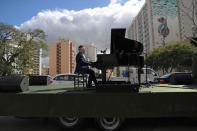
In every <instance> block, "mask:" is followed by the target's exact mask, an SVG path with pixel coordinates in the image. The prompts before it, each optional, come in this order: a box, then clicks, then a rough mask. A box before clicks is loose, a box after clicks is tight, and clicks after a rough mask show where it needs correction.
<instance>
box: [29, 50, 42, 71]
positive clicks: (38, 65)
mask: <svg viewBox="0 0 197 131" xmlns="http://www.w3.org/2000/svg"><path fill="white" fill-rule="evenodd" d="M33 55H34V56H33V61H34V67H33V69H30V70H32V72H31V74H34V75H42V49H40V48H37V49H36V50H35V51H34V54H33Z"/></svg>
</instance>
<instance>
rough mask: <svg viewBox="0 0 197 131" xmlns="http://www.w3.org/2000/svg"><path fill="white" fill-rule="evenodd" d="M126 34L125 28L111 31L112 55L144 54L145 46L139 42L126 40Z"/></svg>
mask: <svg viewBox="0 0 197 131" xmlns="http://www.w3.org/2000/svg"><path fill="white" fill-rule="evenodd" d="M125 33H126V29H125V28H117V29H112V30H111V54H115V53H120V52H124V53H137V54H142V52H143V44H142V43H140V42H138V41H135V40H130V39H128V38H125Z"/></svg>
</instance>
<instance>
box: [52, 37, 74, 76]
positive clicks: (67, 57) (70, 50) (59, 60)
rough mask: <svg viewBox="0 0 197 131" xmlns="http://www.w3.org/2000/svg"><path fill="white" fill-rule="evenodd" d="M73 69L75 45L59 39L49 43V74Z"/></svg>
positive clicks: (68, 71)
mask: <svg viewBox="0 0 197 131" xmlns="http://www.w3.org/2000/svg"><path fill="white" fill-rule="evenodd" d="M74 69H75V45H74V44H73V43H72V41H70V40H64V39H61V40H59V42H57V43H55V44H50V45H49V74H50V75H52V76H54V75H56V74H63V73H73V72H74Z"/></svg>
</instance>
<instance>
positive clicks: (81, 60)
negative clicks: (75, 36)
mask: <svg viewBox="0 0 197 131" xmlns="http://www.w3.org/2000/svg"><path fill="white" fill-rule="evenodd" d="M79 61H80V63H81V65H82V66H90V65H92V62H89V61H87V60H86V59H85V58H84V57H83V55H82V54H80V55H79Z"/></svg>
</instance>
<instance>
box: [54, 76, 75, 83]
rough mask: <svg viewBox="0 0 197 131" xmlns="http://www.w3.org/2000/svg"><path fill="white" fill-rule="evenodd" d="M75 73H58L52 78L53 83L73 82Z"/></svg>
mask: <svg viewBox="0 0 197 131" xmlns="http://www.w3.org/2000/svg"><path fill="white" fill-rule="evenodd" d="M74 77H75V74H58V75H56V76H55V77H54V78H53V84H68V85H69V84H73V83H74Z"/></svg>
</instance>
